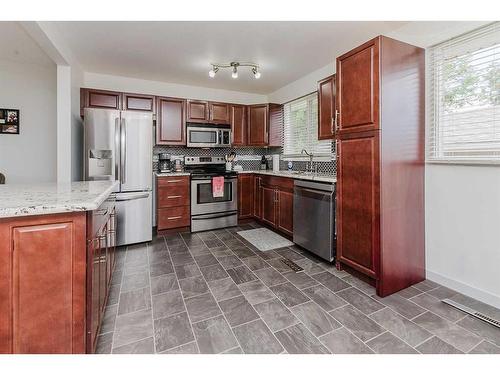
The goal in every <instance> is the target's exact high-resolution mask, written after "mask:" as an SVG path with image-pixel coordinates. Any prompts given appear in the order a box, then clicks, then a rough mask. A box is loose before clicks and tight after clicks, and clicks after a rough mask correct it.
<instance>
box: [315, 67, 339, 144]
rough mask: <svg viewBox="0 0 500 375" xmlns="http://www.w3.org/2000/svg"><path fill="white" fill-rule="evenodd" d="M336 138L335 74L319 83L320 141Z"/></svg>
mask: <svg viewBox="0 0 500 375" xmlns="http://www.w3.org/2000/svg"><path fill="white" fill-rule="evenodd" d="M334 136H335V74H334V75H332V76H329V77H327V78H325V79H323V80H321V81H319V82H318V139H320V140H321V139H333V138H334Z"/></svg>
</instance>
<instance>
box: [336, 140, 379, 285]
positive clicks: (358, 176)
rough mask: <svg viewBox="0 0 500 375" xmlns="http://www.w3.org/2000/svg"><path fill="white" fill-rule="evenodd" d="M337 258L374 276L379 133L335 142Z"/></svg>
mask: <svg viewBox="0 0 500 375" xmlns="http://www.w3.org/2000/svg"><path fill="white" fill-rule="evenodd" d="M337 155H338V163H337V164H338V168H337V218H338V220H337V259H338V260H339V261H341V262H343V263H346V264H347V265H349V266H351V267H353V268H355V269H356V270H358V271H360V272H363V273H365V274H367V275H368V276H370V277H373V278H376V275H377V269H378V267H377V266H378V253H379V232H380V227H379V210H380V207H379V204H380V203H379V202H380V191H379V186H380V176H379V157H380V151H379V135H378V132H377V131H375V132H373V131H372V132H368V133H355V134H350V135H344V136H341V138H340V139H339V140H338V142H337Z"/></svg>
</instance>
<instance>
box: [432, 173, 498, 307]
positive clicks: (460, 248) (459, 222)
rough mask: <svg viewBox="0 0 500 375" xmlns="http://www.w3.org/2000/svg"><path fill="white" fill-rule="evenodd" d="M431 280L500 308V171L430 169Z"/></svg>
mask: <svg viewBox="0 0 500 375" xmlns="http://www.w3.org/2000/svg"><path fill="white" fill-rule="evenodd" d="M425 194H426V204H425V218H426V219H425V227H426V269H427V276H428V278H429V279H431V280H434V281H436V282H439V283H441V284H444V285H446V286H448V287H450V288H452V289H455V290H458V291H459V292H461V293H464V294H467V295H469V296H471V297H473V298H476V299H479V300H481V301H483V302H485V303H488V304H490V305H493V306H496V307H498V308H500V167H498V166H463V165H434V164H427V165H426V183H425Z"/></svg>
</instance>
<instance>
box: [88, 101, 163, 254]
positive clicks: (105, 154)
mask: <svg viewBox="0 0 500 375" xmlns="http://www.w3.org/2000/svg"><path fill="white" fill-rule="evenodd" d="M84 143H85V146H84V150H85V151H84V152H85V155H84V158H83V160H84V164H85V165H84V171H85V172H84V173H85V180H87V181H93V180H116V181H119V183H120V184H119V187H118V188H117V191H116V217H117V228H116V238H117V245H118V246H122V245H128V244H132V243H138V242H145V241H151V239H152V226H153V225H152V209H153V208H152V191H151V189H152V170H153V160H152V159H153V115H152V114H151V113H149V112H136V111H118V110H109V109H94V108H85V113H84Z"/></svg>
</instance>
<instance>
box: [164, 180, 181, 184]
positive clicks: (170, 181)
mask: <svg viewBox="0 0 500 375" xmlns="http://www.w3.org/2000/svg"><path fill="white" fill-rule="evenodd" d="M176 182H182V180H168V181H167V183H168V184H175V183H176Z"/></svg>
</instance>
